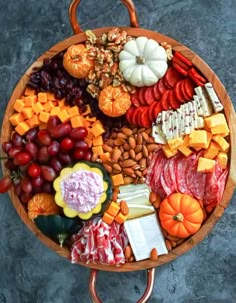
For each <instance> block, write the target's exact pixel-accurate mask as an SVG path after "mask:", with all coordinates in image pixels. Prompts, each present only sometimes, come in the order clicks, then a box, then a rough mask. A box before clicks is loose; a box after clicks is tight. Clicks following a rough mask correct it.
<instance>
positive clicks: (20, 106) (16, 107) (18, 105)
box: [13, 99, 25, 113]
mask: <svg viewBox="0 0 236 303" xmlns="http://www.w3.org/2000/svg"><path fill="white" fill-rule="evenodd" d="M24 107H25V102H24V101H23V100H22V99H16V101H15V103H14V105H13V108H14V110H15V111H17V112H18V113H20V112H21V111H22V109H23V108H24Z"/></svg>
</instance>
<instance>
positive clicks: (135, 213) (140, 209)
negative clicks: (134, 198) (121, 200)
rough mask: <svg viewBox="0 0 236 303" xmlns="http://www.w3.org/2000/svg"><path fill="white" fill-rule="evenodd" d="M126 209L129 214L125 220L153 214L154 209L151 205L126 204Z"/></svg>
mask: <svg viewBox="0 0 236 303" xmlns="http://www.w3.org/2000/svg"><path fill="white" fill-rule="evenodd" d="M128 207H129V214H128V218H127V220H129V219H134V218H140V217H143V216H146V215H150V214H153V213H155V208H154V207H153V206H152V205H141V204H128Z"/></svg>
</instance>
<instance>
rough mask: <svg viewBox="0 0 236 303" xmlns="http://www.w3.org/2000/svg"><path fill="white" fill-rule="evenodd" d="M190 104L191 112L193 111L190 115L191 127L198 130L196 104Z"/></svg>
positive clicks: (193, 102) (194, 102)
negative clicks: (191, 119)
mask: <svg viewBox="0 0 236 303" xmlns="http://www.w3.org/2000/svg"><path fill="white" fill-rule="evenodd" d="M191 103H192V110H193V113H192V117H193V125H194V129H195V128H198V125H197V117H198V115H197V103H196V101H194V100H193V101H191Z"/></svg>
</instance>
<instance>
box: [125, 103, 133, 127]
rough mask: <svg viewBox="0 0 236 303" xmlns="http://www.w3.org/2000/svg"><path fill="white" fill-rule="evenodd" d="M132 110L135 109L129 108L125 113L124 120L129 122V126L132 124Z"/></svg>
mask: <svg viewBox="0 0 236 303" xmlns="http://www.w3.org/2000/svg"><path fill="white" fill-rule="evenodd" d="M134 110H135V107H133V106H131V107H130V108H129V109H128V110H127V112H126V115H125V118H126V120H127V121H128V122H129V124H134V123H133V121H132V118H133V113H134Z"/></svg>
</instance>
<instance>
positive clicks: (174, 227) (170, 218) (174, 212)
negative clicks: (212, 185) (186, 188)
mask: <svg viewBox="0 0 236 303" xmlns="http://www.w3.org/2000/svg"><path fill="white" fill-rule="evenodd" d="M159 217H160V220H161V225H162V227H163V228H164V229H165V230H166V231H167V232H168V233H169V234H170V235H172V236H177V237H179V238H187V237H188V236H190V235H192V234H194V233H196V232H197V231H198V230H199V228H200V227H201V224H202V222H203V219H204V212H203V210H202V207H201V204H200V203H199V202H198V200H196V199H194V198H193V197H192V196H190V195H188V194H181V193H174V194H171V195H170V196H168V197H167V198H166V199H164V200H163V201H162V202H161V205H160V212H159Z"/></svg>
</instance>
